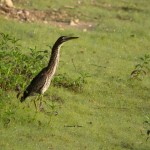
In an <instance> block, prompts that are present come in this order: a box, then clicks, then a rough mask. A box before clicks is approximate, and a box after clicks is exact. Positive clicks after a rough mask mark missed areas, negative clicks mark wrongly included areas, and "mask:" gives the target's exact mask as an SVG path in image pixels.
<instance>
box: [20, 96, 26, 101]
mask: <svg viewBox="0 0 150 150" xmlns="http://www.w3.org/2000/svg"><path fill="white" fill-rule="evenodd" d="M25 99H26V98H25V97H24V95H23V96H22V97H21V99H20V102H21V103H22V102H24V101H25Z"/></svg>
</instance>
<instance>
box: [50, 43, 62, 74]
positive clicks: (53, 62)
mask: <svg viewBox="0 0 150 150" xmlns="http://www.w3.org/2000/svg"><path fill="white" fill-rule="evenodd" d="M62 45H63V43H61V44H59V43H57V42H56V43H55V44H54V46H53V48H52V52H51V56H50V60H49V63H48V66H47V69H48V73H49V74H54V73H55V71H56V68H57V66H58V63H59V56H60V48H61V46H62Z"/></svg>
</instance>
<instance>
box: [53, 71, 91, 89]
mask: <svg viewBox="0 0 150 150" xmlns="http://www.w3.org/2000/svg"><path fill="white" fill-rule="evenodd" d="M87 77H89V75H88V74H79V76H78V77H77V78H75V79H73V78H71V77H69V75H68V74H67V73H64V74H58V75H57V76H55V78H54V80H53V85H54V86H57V87H64V88H67V89H69V90H72V91H74V92H82V91H83V87H84V84H86V83H87V81H86V78H87Z"/></svg>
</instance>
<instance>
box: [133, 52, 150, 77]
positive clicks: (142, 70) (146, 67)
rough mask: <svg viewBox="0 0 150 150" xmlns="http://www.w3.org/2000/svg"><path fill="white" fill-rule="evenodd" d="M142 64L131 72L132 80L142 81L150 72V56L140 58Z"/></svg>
mask: <svg viewBox="0 0 150 150" xmlns="http://www.w3.org/2000/svg"><path fill="white" fill-rule="evenodd" d="M139 59H140V63H138V64H137V65H136V66H135V69H134V70H133V71H132V72H131V78H132V79H133V78H134V79H138V80H142V79H143V78H144V76H145V75H147V73H148V72H150V55H147V54H145V55H144V56H143V57H140V58H139Z"/></svg>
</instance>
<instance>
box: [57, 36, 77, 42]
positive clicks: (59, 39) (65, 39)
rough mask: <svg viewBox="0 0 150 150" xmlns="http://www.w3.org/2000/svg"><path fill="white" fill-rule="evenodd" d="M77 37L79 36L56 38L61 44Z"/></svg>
mask: <svg viewBox="0 0 150 150" xmlns="http://www.w3.org/2000/svg"><path fill="white" fill-rule="evenodd" d="M77 38H79V37H71V36H61V37H59V38H58V40H57V42H58V43H60V44H62V43H64V42H66V41H69V40H73V39H77Z"/></svg>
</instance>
